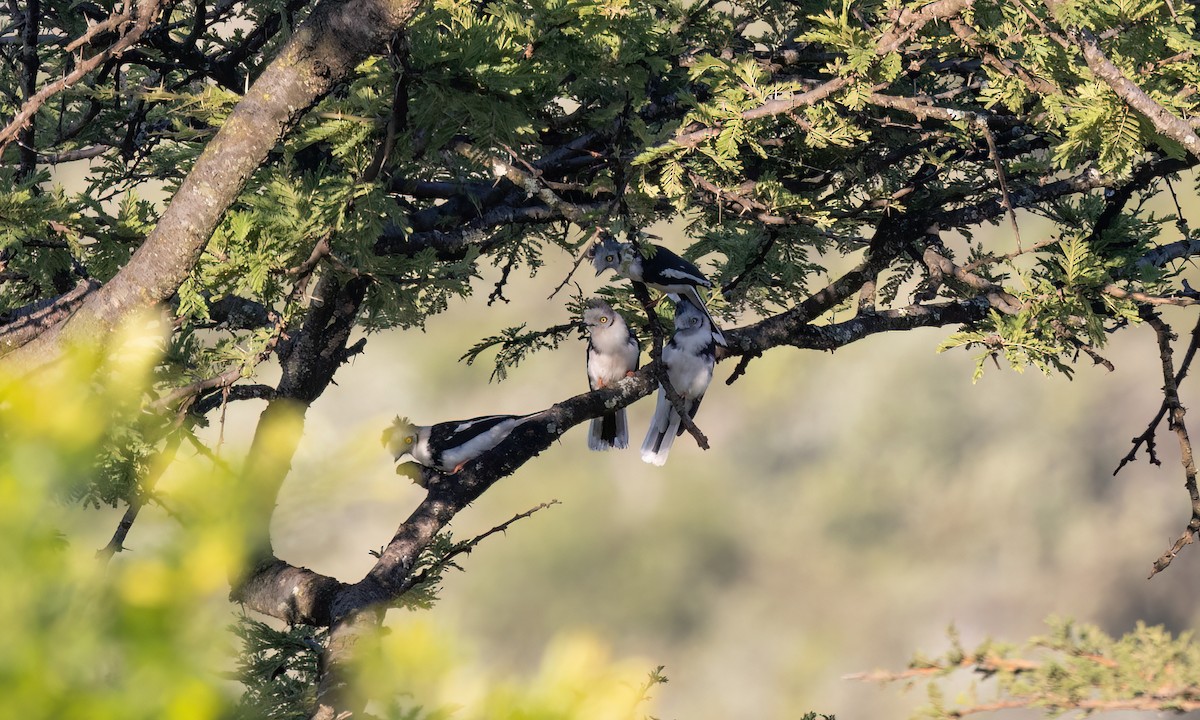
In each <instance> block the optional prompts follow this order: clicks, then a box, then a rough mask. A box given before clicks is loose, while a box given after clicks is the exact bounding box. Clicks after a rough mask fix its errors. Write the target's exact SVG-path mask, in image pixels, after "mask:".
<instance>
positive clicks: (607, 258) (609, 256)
mask: <svg viewBox="0 0 1200 720" xmlns="http://www.w3.org/2000/svg"><path fill="white" fill-rule="evenodd" d="M613 259H614V258H613V256H612V255H605V256H604V262H612V261H613Z"/></svg>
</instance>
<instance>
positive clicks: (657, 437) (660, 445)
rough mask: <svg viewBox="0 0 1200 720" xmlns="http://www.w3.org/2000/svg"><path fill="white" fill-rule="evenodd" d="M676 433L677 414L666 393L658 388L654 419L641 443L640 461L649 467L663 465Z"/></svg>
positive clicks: (677, 426) (677, 424)
mask: <svg viewBox="0 0 1200 720" xmlns="http://www.w3.org/2000/svg"><path fill="white" fill-rule="evenodd" d="M678 433H679V413H677V412H675V408H673V407H671V401H670V400H667V394H666V392H664V391H663V389H662V388H659V390H658V403H657V404H656V405H655V406H654V417H653V418H651V419H650V429H649V430H647V431H646V439H645V440H643V441H642V461H643V462H648V463H650V464H651V465H665V464H666V462H667V455H669V454H670V453H671V444H672V443H674V442H675V436H676V435H677V434H678Z"/></svg>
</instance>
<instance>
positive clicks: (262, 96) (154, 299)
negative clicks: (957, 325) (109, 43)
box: [3, 0, 420, 370]
mask: <svg viewBox="0 0 1200 720" xmlns="http://www.w3.org/2000/svg"><path fill="white" fill-rule="evenodd" d="M419 4H420V3H419V2H418V1H417V0H362V1H361V2H354V3H344V2H337V1H335V0H322V2H319V3H318V4H317V6H316V7H315V8H314V10H313V12H312V14H311V15H310V16H309V17H308V18H307V19H306V20H305V21H304V23H303V24H301V25H300V27H298V28H297V29H296V32H295V33H294V34H293V35H292V36H291V38H290V40H289V41H288V42H287V44H285V45H284V46H283V48H282V49H281V50H280V52H279V54H278V55H277V56H276V57H275V59H274V60H272V62H271V63H270V64H269V65H268V66H267V67H266V69H265V70H263V72H262V74H261V75H259V77H258V79H257V80H256V81H255V82H254V84H253V85H252V86H251V87H250V89H249V90H248V92H247V93H246V95H245V96H243V98H242V99H241V101H240V102H238V104H237V105H236V106H235V108H234V110H233V112H232V113H230V115H229V117H228V118H227V119H226V120H225V122H224V124H222V126H221V129H220V130H219V131H218V132H217V134H216V135H215V136H214V137H213V139H212V140H211V141H210V142H209V143H208V145H207V146H206V147H205V149H204V152H203V153H202V154H201V155H200V157H199V158H198V159H197V160H196V163H195V165H194V166H193V167H192V169H191V171H190V172H189V173H188V175H187V177H186V178H185V180H184V181H183V184H182V185H181V186H180V188H179V190H178V191H176V193H175V195H174V197H173V198H172V199H171V203H170V204H169V205H168V206H167V209H166V210H165V211H164V213H163V215H162V217H161V218H160V219H159V221H158V224H157V226H156V227H155V228H154V231H153V232H151V233H150V235H149V236H148V237H147V238H146V240H145V242H144V243H143V244H142V245H141V246H140V247H139V248H138V249H137V251H136V252H135V253H134V255H133V257H132V258H131V259H130V261H129V262H128V263H127V264H126V265H125V266H124V267H123V268H122V269H121V271H120V272H118V273H117V275H116V276H115V277H114V278H113V279H112V280H110V281H109V282H108V283H107V284H105V285H104V286H103V287H102V288H100V290H99V291H97V292H96V293H95V294H94V295H93V296H91V297H90V298H88V299H87V300H86V301H85V302H84V303H83V306H82V307H81V308H80V309H79V310H78V311H77V312H76V313H75V314H74V315H73V316H71V317H70V318H69V319H67V320H66V321H65V322H63V323H61V324H60V325H58V326H56V327H54V328H52V329H50V330H47V331H46V332H43V333H42V334H41V335H40V336H39V337H38V338H37V339H35V340H34V341H32V342H30V343H28V344H26V345H25V346H23V347H22V348H20V349H19V350H17V351H14V352H12V353H10V354H9V355H8V356H6V357H5V358H4V363H3V364H4V365H9V366H16V367H17V368H18V369H20V370H31V369H36V368H37V367H39V366H41V365H43V364H45V363H46V362H48V361H50V360H52V359H53V358H54V357H55V356H56V355H57V353H58V352H59V349H60V347H61V345H60V342H61V341H62V340H63V339H64V337H70V338H79V339H85V340H95V339H99V338H101V337H103V336H104V334H105V333H106V332H107V331H108V330H109V329H111V328H112V327H114V326H115V325H116V324H117V323H118V322H120V321H121V320H122V319H123V318H125V317H128V316H129V315H131V314H133V313H136V312H139V311H142V310H145V309H149V308H151V307H154V306H156V305H158V304H160V303H162V302H164V301H165V300H166V299H168V298H169V297H171V295H173V294H174V293H175V291H176V290H177V289H178V288H179V285H180V284H181V283H182V282H183V281H184V280H185V279H186V278H187V277H188V274H189V273H190V272H191V270H192V267H193V266H194V265H195V263H196V261H197V260H198V259H199V257H200V253H201V251H202V250H203V248H204V246H205V245H206V244H207V242H208V239H209V237H211V235H212V233H213V231H214V230H215V229H216V227H217V224H218V223H219V222H220V220H221V218H222V216H223V215H224V214H225V210H226V209H227V208H228V207H229V205H230V204H231V203H232V202H233V201H234V200H235V199H236V197H237V196H238V194H239V193H240V192H241V190H242V188H243V187H244V186H245V183H246V181H247V180H248V179H249V177H250V175H251V173H253V172H254V170H255V169H257V168H258V166H259V165H260V164H261V163H262V161H263V160H264V159H265V158H266V156H267V153H268V152H269V151H270V150H271V149H272V148H273V147H274V146H275V144H276V143H277V141H278V139H279V138H280V137H281V136H283V135H284V134H286V133H287V131H288V130H290V129H291V128H292V127H293V126H294V125H295V124H296V123H297V122H298V121H299V119H300V118H301V117H302V116H303V114H304V112H305V111H306V110H307V109H308V108H310V107H312V105H313V104H315V103H316V102H317V101H318V100H320V99H321V98H322V97H324V96H325V95H326V94H327V93H328V92H329V91H330V90H332V89H333V88H334V87H335V86H336V85H337V84H338V83H339V82H341V81H342V80H343V79H344V78H346V77H347V76H349V75H350V74H351V73H352V72H353V71H354V68H355V67H356V66H357V65H358V63H359V62H360V61H362V60H363V59H365V58H366V57H368V56H369V55H370V54H371V53H373V52H376V51H378V50H379V49H380V48H382V47H383V46H384V44H385V43H386V42H387V41H388V40H389V39H390V38H391V37H392V36H393V35H394V34H395V32H396V31H397V30H399V29H400V28H402V27H404V25H405V24H407V22H408V20H409V18H410V17H412V15H413V13H415V12H416V11H417V7H418V5H419ZM146 7H149V6H146Z"/></svg>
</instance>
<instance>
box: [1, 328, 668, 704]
mask: <svg viewBox="0 0 1200 720" xmlns="http://www.w3.org/2000/svg"><path fill="white" fill-rule="evenodd" d="M161 337H162V336H161V333H159V332H156V331H155V330H154V326H153V324H139V325H136V326H135V327H127V328H125V329H124V330H123V331H122V332H121V333H120V334H119V337H117V338H115V339H113V342H112V343H111V344H110V345H109V346H108V348H107V349H106V350H105V351H104V352H96V351H95V350H94V349H87V348H77V349H76V350H74V351H73V352H72V353H70V354H69V355H68V356H67V357H66V358H65V359H64V360H63V361H62V362H60V363H59V364H57V365H56V366H54V367H53V368H52V369H50V370H47V371H45V372H44V373H42V374H40V375H37V376H34V377H22V378H0V437H2V438H3V444H2V445H0V538H2V539H3V541H2V542H0V587H3V588H5V589H4V591H3V592H0V614H3V616H4V617H5V618H7V619H8V621H7V622H6V623H5V627H6V630H5V641H4V642H3V643H0V696H2V697H4V702H3V708H4V710H3V714H4V716H6V717H20V718H26V719H29V720H38V719H42V718H44V719H46V720H51V719H53V720H71V719H74V718H79V719H83V718H87V719H88V720H104V719H105V718H123V719H124V720H130V719H133V720H137V719H138V718H146V719H149V718H158V719H166V720H205V719H210V718H247V719H249V718H302V717H307V716H308V714H309V712H310V709H311V708H310V704H311V701H312V698H313V694H314V692H315V679H316V671H317V663H318V657H319V655H320V652H321V651H322V648H323V643H324V641H325V636H324V633H322V632H319V631H316V630H314V629H311V628H278V627H272V626H270V625H267V624H264V623H262V622H260V621H257V620H254V619H251V618H249V617H245V616H239V617H237V618H231V617H230V608H229V604H228V600H227V594H228V588H229V582H230V578H232V577H236V576H237V575H238V574H239V573H240V572H241V569H242V567H243V563H244V561H245V554H246V548H247V547H248V545H247V541H248V538H252V537H253V536H254V532H255V530H254V529H253V528H248V527H246V523H248V522H249V521H250V520H249V514H248V513H247V512H246V511H245V509H244V506H245V505H247V504H250V503H251V502H252V500H250V499H249V495H248V493H252V492H253V490H252V489H251V488H249V487H248V486H252V485H253V483H252V482H251V480H250V478H247V477H246V476H245V475H244V474H243V473H241V471H240V468H241V466H242V460H241V459H240V458H239V455H238V453H237V452H234V453H224V454H223V455H222V456H221V457H219V458H218V457H214V456H212V455H211V454H208V453H200V452H190V453H189V452H179V453H178V454H175V455H173V456H172V457H171V460H172V461H173V462H172V464H171V467H170V470H169V472H166V473H165V474H164V475H163V476H162V477H158V474H157V473H152V476H154V477H156V478H158V483H157V484H156V486H155V487H153V488H152V487H148V486H146V485H144V484H141V483H139V482H138V481H137V480H133V481H131V483H130V484H129V485H128V486H125V487H124V488H122V489H121V490H120V491H119V492H117V491H114V492H116V497H118V498H119V499H121V500H123V501H125V502H129V503H133V504H137V505H138V506H143V503H145V505H144V507H145V508H146V509H145V510H144V513H145V514H159V515H162V514H164V513H165V514H166V515H169V516H170V518H171V520H170V522H169V524H168V527H169V529H168V530H167V531H165V532H161V533H155V532H153V531H147V530H146V529H144V528H143V529H142V532H143V533H144V534H148V535H150V537H147V538H146V539H144V540H142V541H141V542H138V543H136V548H135V549H126V550H125V551H124V552H118V553H117V554H115V555H113V554H111V553H109V552H107V551H106V550H101V551H100V552H97V548H96V547H94V546H89V545H88V544H87V539H88V535H89V533H80V532H78V528H77V527H74V525H76V524H77V523H78V520H79V519H80V515H79V510H78V509H77V508H76V507H75V505H76V504H77V503H78V502H79V501H80V500H81V499H84V498H82V497H81V496H80V495H79V492H78V488H79V487H81V486H108V485H106V483H108V482H109V481H108V480H105V478H107V477H109V475H110V474H111V473H112V469H113V462H114V461H113V458H114V457H115V456H114V453H113V447H114V443H113V438H114V437H118V438H122V437H127V436H136V437H137V438H139V440H138V442H139V443H141V444H142V445H143V446H144V448H145V449H144V452H142V453H141V454H140V455H139V460H138V462H146V463H149V464H150V465H153V464H154V463H155V462H156V461H158V459H159V458H158V456H157V454H159V453H162V452H163V450H164V448H166V447H168V445H169V444H170V443H171V442H173V441H179V440H181V439H183V440H184V442H186V443H188V444H189V445H190V438H191V435H190V434H189V433H190V431H189V430H188V429H187V428H186V427H185V426H184V425H183V424H181V423H172V424H168V425H167V426H165V427H164V426H163V424H162V422H161V418H159V416H156V415H153V414H152V413H150V412H148V406H149V403H151V402H152V401H153V395H152V394H151V393H150V391H151V389H152V388H153V387H154V369H155V367H156V366H157V364H158V363H159V361H160V360H161V356H162V340H161ZM151 417H153V418H159V421H158V422H155V423H150V425H149V427H150V428H151V430H147V418H151ZM181 418H182V416H181ZM181 418H180V419H181ZM296 429H297V428H295V427H293V428H291V429H290V430H289V429H287V428H284V429H283V431H282V433H283V434H282V435H281V436H280V438H279V441H280V443H281V444H283V445H287V444H288V443H289V442H290V441H289V440H288V438H286V437H284V435H286V434H287V433H288V432H292V431H295V430H296ZM155 433H157V434H155ZM179 436H184V437H183V438H181V437H179ZM267 454H268V455H270V453H269V452H268V453H267ZM126 459H127V460H129V459H130V458H126ZM256 463H257V464H256V467H258V468H260V469H261V468H262V467H263V465H262V463H263V459H262V458H259V459H257V461H256ZM162 472H163V469H162V468H159V469H158V473H162ZM125 476H126V475H124V474H122V477H125ZM128 477H131V478H140V477H143V475H142V474H139V473H134V474H131V475H129V476H128ZM114 487H115V486H114ZM87 502H88V503H89V504H92V503H101V504H106V503H108V502H109V500H108V499H107V498H101V497H96V498H91V496H89V497H88V498H87ZM113 502H115V500H113ZM146 522H151V521H146V520H142V524H145V523H146ZM154 536H157V537H154ZM459 547H460V546H459V545H456V544H455V543H453V542H452V541H451V540H450V539H449V537H448V536H447V537H445V538H443V540H442V541H440V542H438V543H434V544H433V545H431V546H430V550H429V553H430V559H429V560H428V561H427V562H426V565H428V566H429V567H430V568H431V572H430V573H429V574H428V582H427V583H425V584H424V585H422V586H421V587H419V588H417V591H416V592H415V594H414V595H413V597H412V607H414V608H417V607H424V608H427V607H429V605H430V604H431V603H432V602H433V601H434V600H435V599H436V587H434V586H435V585H436V583H437V582H438V581H439V580H440V578H441V572H442V571H443V570H444V569H445V568H446V567H457V566H455V565H453V564H449V565H447V564H445V563H442V564H441V565H438V564H437V563H436V557H440V556H441V555H444V554H446V553H450V552H454V551H456V550H457V549H458V548H459ZM435 556H436V557H435ZM231 620H235V622H234V626H233V632H232V633H226V632H224V629H225V628H226V627H227V626H228V625H229V624H230V621H231ZM239 639H240V643H238V642H237V640H239ZM368 644H369V645H370V646H371V649H370V650H369V651H366V652H364V653H362V655H361V657H360V663H359V667H358V668H357V672H358V673H359V675H358V679H357V683H359V684H360V686H361V687H362V688H363V692H366V693H368V694H369V696H370V697H371V698H374V699H376V700H378V701H380V702H381V703H382V705H381V709H380V712H379V715H378V716H379V717H385V718H395V719H397V720H400V719H402V718H403V719H407V720H417V719H418V718H422V719H425V718H445V717H451V716H452V717H455V718H464V719H465V720H470V719H472V718H479V719H480V720H482V719H483V718H497V717H525V718H545V719H546V720H551V719H556V718H563V719H566V718H578V719H582V720H589V719H594V720H609V719H611V718H641V717H643V715H644V714H645V713H647V712H649V711H650V709H651V705H650V704H649V700H648V698H649V695H651V694H652V693H650V687H651V686H652V685H654V684H658V683H659V682H665V678H661V676H658V675H654V676H653V677H655V678H658V679H657V680H654V681H652V682H649V683H647V681H646V677H647V674H648V673H649V672H650V668H651V666H650V665H649V663H645V662H642V661H637V660H616V659H614V658H612V657H611V655H610V652H609V651H608V650H607V649H606V648H605V646H604V645H603V643H601V642H600V641H599V640H598V639H596V638H595V637H592V636H588V635H578V634H576V635H571V636H564V637H563V638H562V639H561V640H560V641H558V642H556V643H554V644H553V645H552V646H551V647H550V648H548V649H547V654H546V657H545V660H544V666H543V669H542V670H541V671H539V672H538V673H536V674H534V675H533V676H532V677H529V678H523V677H519V676H513V675H511V674H497V673H495V672H494V671H490V670H488V669H487V668H486V666H483V665H480V664H479V663H478V662H477V661H476V660H475V659H474V658H473V657H472V655H471V653H470V652H469V651H468V649H467V646H466V645H464V644H463V643H460V642H458V641H455V640H453V639H452V638H450V637H449V636H448V635H447V634H446V633H445V632H444V631H441V630H438V629H435V628H434V627H433V626H431V625H430V624H428V623H427V622H423V621H420V620H403V621H401V623H400V624H399V625H398V626H397V627H394V628H392V629H391V630H390V631H389V632H386V633H385V634H383V635H381V636H379V637H376V638H373V639H371V640H369V641H368ZM239 645H240V647H239ZM234 666H236V667H234ZM231 667H233V668H234V669H233V671H232V672H231V671H230V668H231Z"/></svg>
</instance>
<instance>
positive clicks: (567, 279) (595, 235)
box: [546, 227, 600, 300]
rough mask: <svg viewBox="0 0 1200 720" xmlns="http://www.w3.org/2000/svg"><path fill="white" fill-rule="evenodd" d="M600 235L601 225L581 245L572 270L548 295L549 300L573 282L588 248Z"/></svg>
mask: <svg viewBox="0 0 1200 720" xmlns="http://www.w3.org/2000/svg"><path fill="white" fill-rule="evenodd" d="M598 237H600V228H599V227H596V228H593V229H592V234H591V235H589V236H588V239H587V240H585V241H584V242H583V244H582V245H580V246H579V248H580V251H579V255H578V256H577V257H576V258H575V264H574V265H572V266H571V272H569V273H567V276H566V277H565V278H563V281H562V282H560V283H559V284H558V287H556V288H554V292H552V293H550V294H549V295H548V296H546V299H547V300H553V299H554V296H555V295H557V294H558V291H559V290H562V289H563V288H564V287H566V286H567V283H569V282H571V277H572V276H573V275H574V274H575V271H576V270H578V269H579V265H580V263H582V262H583V259H584V258H585V257H587V256H588V250H589V249H590V246H591V244H592V241H593V240H595V239H596V238H598Z"/></svg>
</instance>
